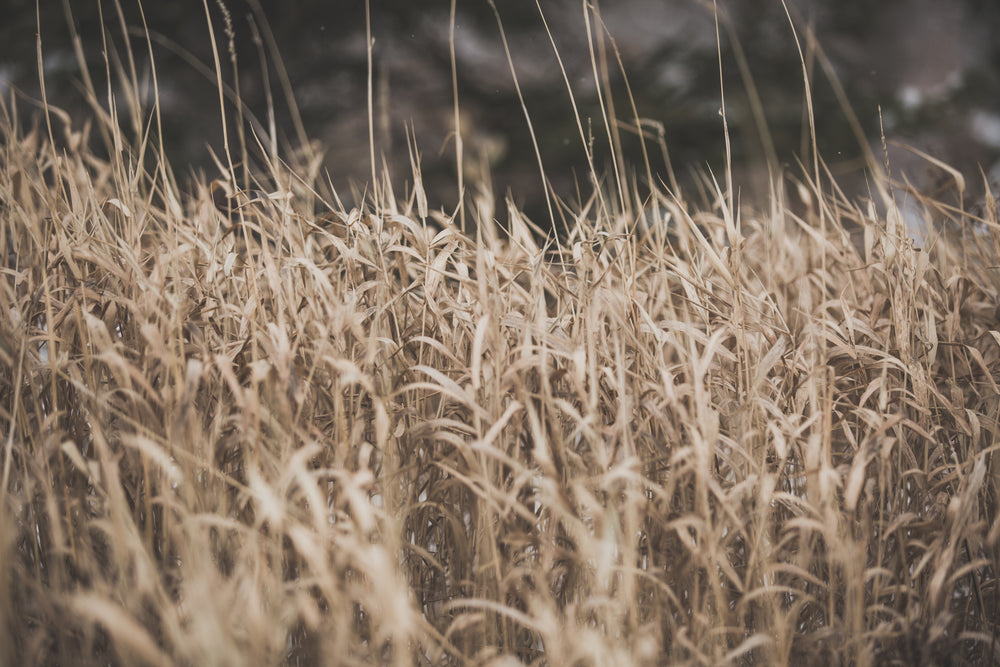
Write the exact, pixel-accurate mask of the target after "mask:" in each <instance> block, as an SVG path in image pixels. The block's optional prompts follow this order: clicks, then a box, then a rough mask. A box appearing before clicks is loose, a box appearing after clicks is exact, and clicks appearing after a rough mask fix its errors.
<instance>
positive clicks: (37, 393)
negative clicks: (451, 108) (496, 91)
mask: <svg viewBox="0 0 1000 667" xmlns="http://www.w3.org/2000/svg"><path fill="white" fill-rule="evenodd" d="M136 98H138V95H137V96H136ZM47 116H48V118H49V119H50V122H51V124H52V125H51V130H50V131H48V132H46V131H45V130H43V129H40V127H38V126H31V125H30V124H29V125H28V126H27V127H26V126H25V123H24V122H22V121H21V120H20V119H19V118H18V115H17V109H16V107H15V106H14V105H12V104H9V103H4V106H3V127H2V150H3V157H2V159H0V199H2V203H0V225H2V233H0V257H3V258H4V260H5V263H4V268H3V279H2V281H0V301H2V304H0V306H2V309H3V314H4V316H3V317H2V318H0V327H2V331H0V433H3V434H6V435H5V436H4V437H3V443H2V445H3V453H2V466H3V467H2V482H3V484H2V488H0V494H2V495H0V563H3V568H2V571H3V576H2V577H0V662H2V663H4V664H81V665H97V664H109V663H116V664H157V665H159V664H162V665H167V664H197V665H201V664H215V665H228V664H232V665H246V664H276V663H287V664H362V663H363V664H367V663H386V664H401V665H404V664H413V663H417V664H468V663H475V664H481V663H490V662H494V661H495V664H501V663H503V662H504V661H509V660H510V659H512V658H513V659H517V660H520V661H524V662H546V663H558V664H662V663H667V662H669V663H677V664H728V663H733V664H749V663H759V664H808V662H807V661H818V662H820V663H822V664H875V663H879V664H889V663H896V664H953V663H956V662H958V663H977V662H978V663H988V662H990V661H996V660H1000V645H998V643H997V639H996V636H997V618H998V617H1000V591H998V582H997V572H998V566H1000V520H998V518H997V516H998V515H997V505H998V500H1000V468H998V465H997V463H996V459H995V452H996V450H997V442H996V441H997V437H998V416H1000V414H998V413H1000V390H998V388H997V375H998V363H1000V332H998V328H1000V326H998V316H997V306H998V303H1000V295H998V288H1000V280H998V277H997V264H998V260H997V257H998V256H1000V252H998V251H1000V224H998V221H997V217H996V212H995V210H994V209H993V208H989V209H988V210H987V211H986V212H985V214H984V215H983V217H981V218H980V219H978V220H972V219H971V217H970V216H969V215H968V214H965V213H963V212H961V211H954V210H947V209H945V208H944V207H943V206H942V205H939V204H938V203H937V202H934V201H930V200H924V201H922V202H921V204H922V205H923V206H924V207H925V208H926V209H927V210H930V211H934V215H935V216H938V217H942V216H948V217H949V218H950V219H951V221H952V223H953V225H954V226H955V227H956V229H957V230H958V231H953V232H951V233H948V234H942V235H941V236H939V237H937V238H935V239H932V241H931V242H929V243H928V244H927V245H926V246H925V247H924V249H918V248H916V247H914V244H913V243H912V241H911V240H910V239H909V238H908V237H907V235H906V230H905V228H904V226H903V224H902V218H901V214H900V213H899V210H898V209H897V208H894V207H893V205H892V203H891V201H890V202H889V205H888V214H886V215H876V214H875V213H874V210H875V209H874V207H872V209H871V210H870V211H865V210H860V209H858V208H857V207H856V206H855V205H853V204H852V203H850V202H848V201H846V200H845V199H844V198H843V197H841V196H839V195H838V194H837V191H836V190H835V189H834V188H833V187H832V186H831V185H829V184H828V185H827V186H826V187H825V189H823V188H821V186H820V185H819V184H818V183H815V182H807V183H806V184H805V185H803V186H801V188H800V190H801V195H802V196H803V197H804V198H805V199H806V200H807V201H806V204H805V205H804V206H802V207H800V210H798V212H795V211H793V210H791V208H790V207H788V206H786V205H785V204H784V198H783V197H781V196H779V195H777V194H776V195H775V199H774V200H773V201H772V202H771V208H770V210H768V211H767V212H766V213H763V214H759V215H754V214H752V213H751V212H748V211H743V212H742V213H740V215H739V216H734V215H733V213H732V212H731V211H730V210H729V208H728V207H727V205H726V203H725V202H726V198H725V197H724V196H723V194H722V193H721V192H719V193H718V196H717V201H718V204H717V205H716V206H715V207H714V208H713V207H707V210H703V211H701V212H698V213H692V212H689V209H690V207H689V205H688V204H687V203H685V202H682V201H679V200H678V199H677V198H676V197H670V196H666V195H663V194H658V195H657V200H656V206H655V207H653V208H650V209H647V210H646V212H645V213H644V214H643V227H644V229H645V230H646V232H645V233H644V234H639V233H633V232H632V227H633V226H634V225H635V217H634V216H633V217H631V218H630V217H628V216H626V215H624V214H622V215H613V214H611V213H609V210H610V209H609V208H606V207H603V206H602V207H598V206H591V207H585V208H584V210H583V211H582V212H577V213H575V218H574V221H573V223H572V225H571V226H570V230H569V232H568V233H567V234H566V235H565V237H564V238H563V239H562V241H561V244H560V248H561V249H559V250H553V249H551V248H545V247H540V246H539V245H537V240H536V238H537V237H536V235H535V234H533V232H532V230H531V229H530V228H529V224H528V223H527V221H526V220H524V218H523V217H522V216H520V214H518V212H517V211H516V210H515V209H513V207H511V208H510V211H509V219H510V228H509V229H508V230H506V233H498V231H497V230H496V229H495V228H494V227H493V222H492V221H493V219H494V216H495V214H496V211H495V210H494V205H493V202H492V201H491V200H490V199H489V197H487V196H485V195H484V196H481V197H479V198H478V200H477V201H476V202H475V204H476V206H475V210H476V214H475V216H473V217H474V218H475V220H476V221H477V222H478V232H477V233H475V234H473V235H466V234H463V233H462V232H460V231H459V230H458V229H457V228H456V226H455V225H454V224H453V220H452V219H451V218H450V217H448V216H445V215H443V214H435V213H433V212H431V213H430V214H429V217H426V216H427V214H426V206H427V204H426V203H423V202H421V198H420V196H418V194H417V193H414V194H413V195H411V196H409V197H404V198H401V199H399V200H396V199H394V198H393V197H392V194H391V193H392V190H391V184H389V183H383V185H382V188H383V189H382V191H381V192H384V193H386V194H385V195H383V196H382V198H381V199H380V201H379V202H378V205H377V206H376V205H373V206H370V207H366V209H365V210H351V211H343V210H335V207H334V206H332V205H330V204H325V203H323V202H324V201H327V202H330V201H333V200H334V199H333V196H332V193H331V192H330V191H329V188H328V187H326V186H325V185H324V184H323V183H322V181H321V178H320V177H319V170H318V168H317V167H316V164H317V163H316V162H306V163H303V164H298V165H295V166H293V167H291V168H286V167H284V166H283V165H281V164H279V163H276V162H274V161H273V160H272V161H270V162H269V164H268V170H265V171H262V173H259V174H258V179H259V181H260V182H258V183H257V184H256V187H257V188H258V190H260V191H261V192H250V191H248V190H247V188H246V186H245V185H243V186H240V185H237V183H236V179H233V178H231V179H229V180H226V179H223V180H222V181H219V182H215V183H209V182H208V181H207V179H198V180H197V182H196V184H195V185H196V187H195V189H194V190H193V191H191V192H183V191H182V189H181V188H179V187H178V185H177V184H176V183H175V182H174V181H173V180H172V177H171V176H170V173H171V172H170V170H169V166H168V165H167V164H166V162H165V156H164V155H163V154H162V152H161V150H160V149H156V148H155V147H154V146H153V145H152V144H151V143H150V142H149V140H148V138H144V137H143V136H141V133H140V136H139V137H138V138H136V139H135V140H134V141H133V142H132V143H131V144H129V143H128V140H127V139H125V138H123V137H124V136H125V134H126V133H125V132H124V130H123V129H122V128H121V127H120V126H119V124H118V121H117V120H116V118H115V115H114V114H111V115H105V116H104V117H103V118H101V119H100V120H98V121H97V122H98V123H100V130H101V133H102V134H104V135H106V136H108V137H113V138H114V143H113V144H112V145H113V146H117V147H118V150H112V151H110V154H111V156H112V157H111V158H101V157H99V156H98V153H95V152H94V151H93V150H92V149H91V148H90V146H91V141H90V140H89V138H88V128H89V126H85V127H84V128H83V129H81V127H80V126H79V125H78V124H74V123H72V122H71V119H69V118H68V117H65V116H63V115H60V114H59V113H58V110H57V109H54V108H51V107H50V108H49V109H48V114H47ZM139 117H140V118H141V116H139ZM139 127H143V123H139ZM265 154H267V152H265ZM149 165H153V166H152V168H150V167H149ZM229 173H233V172H232V171H230V172H229ZM775 188H776V190H775V191H776V192H780V191H781V188H782V184H781V183H775ZM263 192H266V193H268V194H263ZM318 193H327V195H324V196H321V194H318ZM591 203H592V204H593V202H591ZM595 210H596V211H599V212H598V213H595ZM821 220H822V221H823V224H822V225H821V224H820V221H821ZM824 230H825V233H824ZM852 232H853V233H854V235H855V236H856V237H858V238H860V239H862V240H860V241H859V242H858V243H855V242H853V241H852V240H851V238H852V237H851V233H852Z"/></svg>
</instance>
